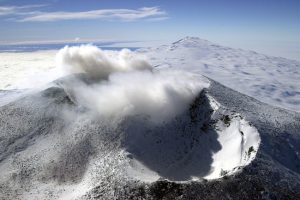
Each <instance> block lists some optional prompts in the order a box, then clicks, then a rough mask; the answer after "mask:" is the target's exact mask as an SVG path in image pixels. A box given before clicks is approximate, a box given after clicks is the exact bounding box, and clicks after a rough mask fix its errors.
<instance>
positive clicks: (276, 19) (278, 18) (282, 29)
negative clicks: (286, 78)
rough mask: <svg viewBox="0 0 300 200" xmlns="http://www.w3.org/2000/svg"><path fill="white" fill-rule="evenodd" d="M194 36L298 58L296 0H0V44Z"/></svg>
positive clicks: (151, 40)
mask: <svg viewBox="0 0 300 200" xmlns="http://www.w3.org/2000/svg"><path fill="white" fill-rule="evenodd" d="M185 36H197V37H200V38H203V39H207V40H210V41H212V42H216V43H219V44H223V45H227V46H231V47H239V48H244V49H249V50H256V51H258V52H262V53H266V54H269V55H275V56H282V57H288V58H293V59H298V60H299V59H300V1H299V0H209V1H208V0H186V1H183V0H44V1H42V0H0V44H4V43H14V42H28V41H44V42H45V41H64V40H67V41H70V40H71V41H72V40H76V41H78V40H82V41H85V40H112V41H115V40H116V41H143V42H145V43H146V44H147V45H152V44H153V45H155V44H158V43H168V42H173V41H176V40H178V39H181V38H183V37H185Z"/></svg>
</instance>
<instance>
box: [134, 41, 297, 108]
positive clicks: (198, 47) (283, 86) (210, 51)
mask: <svg viewBox="0 0 300 200" xmlns="http://www.w3.org/2000/svg"><path fill="white" fill-rule="evenodd" d="M138 51H140V52H143V53H145V54H146V55H147V56H148V57H149V59H150V61H151V63H152V64H153V65H154V66H157V67H171V68H180V69H186V70H189V71H193V72H197V73H200V74H202V75H205V76H207V77H209V78H211V79H213V80H216V81H218V82H220V83H222V84H224V85H226V86H228V87H230V88H232V89H234V90H236V91H239V92H241V93H244V94H246V95H249V96H251V97H254V98H256V99H258V100H260V101H263V102H266V103H268V104H271V105H275V106H280V107H283V108H286V109H290V110H296V111H300V83H299V80H300V62H299V61H294V60H288V59H285V58H279V57H271V56H266V55H263V54H259V53H256V52H253V51H245V50H241V49H233V48H228V47H224V46H220V45H218V44H214V43H211V42H209V41H206V40H202V39H199V38H195V37H186V38H183V39H182V40H179V41H177V42H174V43H172V44H170V45H164V46H160V47H157V48H145V49H140V50H138Z"/></svg>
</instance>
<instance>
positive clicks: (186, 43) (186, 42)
mask: <svg viewBox="0 0 300 200" xmlns="http://www.w3.org/2000/svg"><path fill="white" fill-rule="evenodd" d="M212 44H213V43H212V42H210V41H208V40H204V39H200V38H199V37H190V36H187V37H184V38H182V39H180V40H178V41H176V42H173V43H172V46H174V47H175V46H177V47H187V48H193V47H199V46H201V45H212Z"/></svg>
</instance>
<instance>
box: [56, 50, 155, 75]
mask: <svg viewBox="0 0 300 200" xmlns="http://www.w3.org/2000/svg"><path fill="white" fill-rule="evenodd" d="M56 62H57V65H58V66H60V67H62V69H63V70H64V71H65V72H66V73H86V74H88V75H89V76H92V77H94V78H108V76H109V75H110V74H112V73H114V72H128V71H134V70H151V69H152V67H151V65H150V64H149V63H148V62H147V61H146V60H145V58H143V57H141V58H139V56H137V55H136V54H135V53H134V52H131V51H130V50H129V49H123V50H121V51H120V52H118V51H103V50H101V49H99V48H98V47H96V46H92V45H82V46H79V47H78V46H75V47H68V46H66V47H65V48H63V49H61V50H60V51H59V52H58V54H57V56H56Z"/></svg>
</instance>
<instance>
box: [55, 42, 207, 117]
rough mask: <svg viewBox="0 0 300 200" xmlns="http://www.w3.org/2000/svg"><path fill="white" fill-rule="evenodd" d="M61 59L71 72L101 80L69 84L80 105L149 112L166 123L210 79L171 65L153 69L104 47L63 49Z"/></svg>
mask: <svg viewBox="0 0 300 200" xmlns="http://www.w3.org/2000/svg"><path fill="white" fill-rule="evenodd" d="M57 62H58V65H59V66H60V67H62V68H63V69H64V70H65V71H66V72H68V73H86V74H87V75H89V76H92V77H96V78H98V79H99V81H98V82H97V83H93V84H86V83H84V82H82V81H78V82H76V83H73V84H72V85H69V86H68V88H67V89H68V91H70V92H71V93H72V95H73V96H74V97H75V99H76V101H77V103H79V104H81V105H83V106H85V107H87V108H89V109H90V110H92V111H96V112H97V114H99V115H101V116H104V117H116V116H117V117H124V116H130V115H147V116H149V117H150V119H151V121H153V122H162V121H166V120H168V119H171V118H172V117H174V116H176V115H178V114H180V113H181V112H183V111H184V110H185V109H187V108H188V106H189V104H190V103H191V102H192V101H193V100H194V99H195V97H196V96H197V95H198V94H199V92H200V91H201V90H202V89H203V88H204V87H208V85H209V82H208V80H207V79H205V78H203V77H202V76H199V75H195V74H192V73H188V72H185V71H178V70H173V69H167V70H166V69H164V70H154V69H153V68H152V67H151V65H150V64H149V63H148V62H147V60H146V59H145V58H144V57H143V56H142V55H139V54H137V53H135V52H132V51H130V50H127V49H125V50H121V51H120V52H118V51H103V50H101V49H99V48H97V47H95V46H91V45H87V46H80V47H65V48H64V49H62V50H60V51H59V53H58V54H57Z"/></svg>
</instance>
